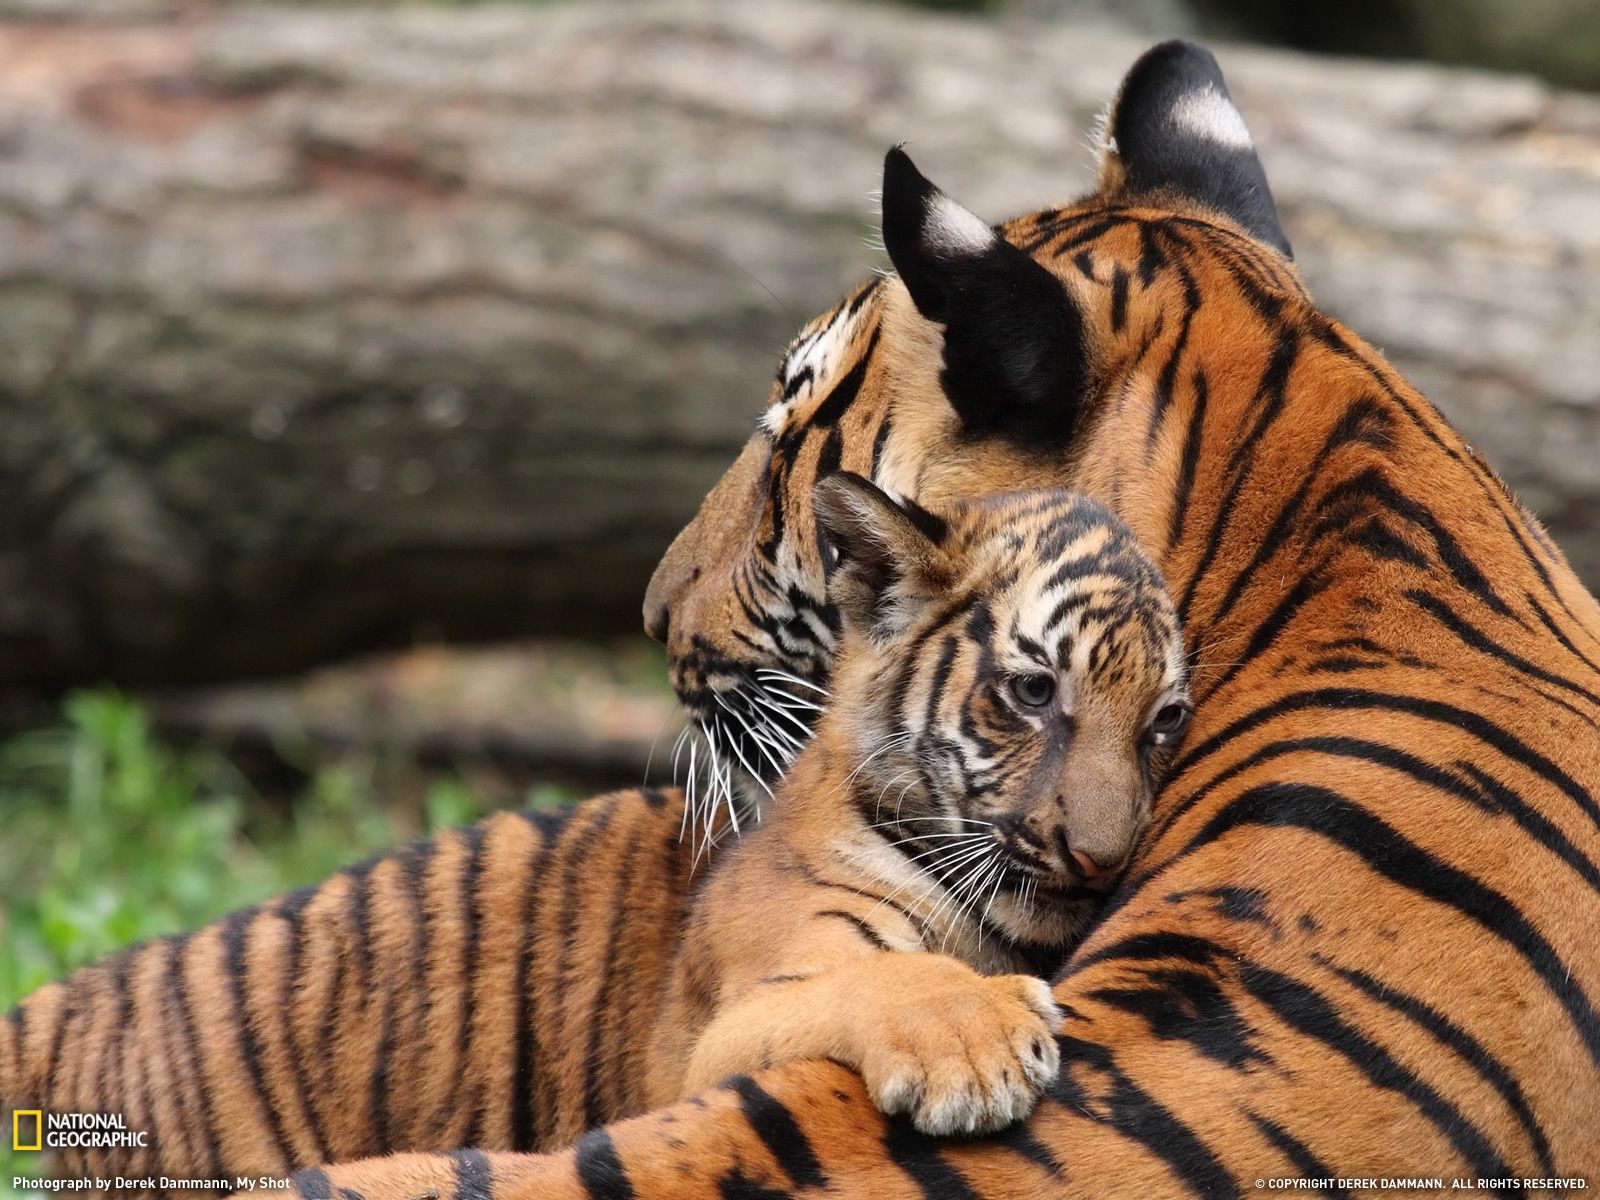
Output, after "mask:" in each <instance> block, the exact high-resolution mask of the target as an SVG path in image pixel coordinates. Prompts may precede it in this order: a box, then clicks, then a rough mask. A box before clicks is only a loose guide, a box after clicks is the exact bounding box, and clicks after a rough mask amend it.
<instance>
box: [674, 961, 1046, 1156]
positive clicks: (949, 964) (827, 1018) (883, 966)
mask: <svg viewBox="0 0 1600 1200" xmlns="http://www.w3.org/2000/svg"><path fill="white" fill-rule="evenodd" d="M1060 1015H1061V1014H1060V1011H1059V1010H1058V1009H1057V1008H1056V1006H1055V1003H1054V1001H1052V1000H1051V998H1050V989H1049V987H1048V985H1046V984H1045V982H1044V981H1043V980H1042V979H1035V978H1033V977H1032V976H1029V975H999V976H984V975H980V974H978V972H976V971H974V970H973V969H972V968H971V967H969V966H967V965H966V964H965V963H963V962H961V961H960V960H958V959H955V958H951V957H949V956H947V955H943V954H932V953H926V952H905V953H902V952H895V951H886V952H882V953H877V954H873V955H870V956H868V957H864V958H857V959H852V960H849V961H847V962H844V963H841V964H839V965H837V966H832V967H828V968H826V969H824V970H821V971H818V972H817V973H815V974H811V975H805V976H803V977H786V976H781V975H780V976H776V977H773V978H769V979H766V980H763V981H761V982H760V983H758V984H756V985H755V986H753V987H752V988H750V989H749V991H747V992H746V993H745V994H744V995H742V996H740V997H739V998H738V999H737V1000H735V1001H733V1002H732V1003H731V1004H729V1005H727V1006H726V1007H724V1008H722V1009H720V1010H719V1011H718V1013H717V1015H716V1016H715V1018H713V1020H712V1021H711V1023H710V1024H709V1025H708V1026H707V1027H706V1029H705V1031H704V1032H703V1033H702V1034H701V1036H700V1038H699V1039H698V1040H697V1042H696V1043H695V1046H694V1049H693V1051H692V1053H691V1055H690V1058H689V1063H688V1068H687V1071H686V1073H685V1079H684V1085H685V1086H684V1093H685V1094H690V1093H693V1092H696V1091H700V1090H702V1089H704V1088H705V1087H708V1086H710V1085H711V1084H713V1083H715V1082H716V1081H717V1080H719V1079H723V1078H725V1077H726V1076H728V1075H732V1074H737V1073H739V1072H743V1071H751V1070H755V1069H757V1068H761V1067H769V1066H776V1065H778V1064H779V1063H784V1062H792V1061H795V1060H797V1059H807V1058H832V1059H835V1060H837V1061H838V1062H841V1063H844V1064H845V1065H846V1066H849V1067H853V1068H854V1069H856V1070H858V1071H860V1072H861V1075H862V1077H863V1078H864V1079H865V1080H866V1084H867V1091H868V1093H869V1094H870V1095H871V1097H872V1100H873V1103H875V1104H876V1105H877V1106H878V1107H879V1108H880V1109H882V1110H883V1111H884V1112H886V1113H906V1114H908V1115H909V1116H910V1117H911V1120H912V1123H913V1124H914V1125H916V1127H917V1128H918V1129H920V1130H921V1131H922V1132H924V1133H928V1134H935V1135H948V1134H972V1133H987V1132H992V1131H994V1130H996V1129H1001V1128H1003V1127H1004V1126H1006V1125H1009V1124H1010V1123H1011V1122H1013V1121H1017V1120H1020V1119H1021V1118H1023V1117H1026V1116H1027V1115H1028V1114H1029V1113H1030V1112H1032V1111H1033V1106H1034V1103H1035V1101H1036V1100H1037V1099H1038V1097H1039V1093H1040V1092H1041V1091H1043V1090H1044V1088H1045V1087H1046V1086H1047V1085H1048V1084H1049V1083H1050V1081H1051V1080H1052V1079H1054V1078H1055V1075H1056V1072H1057V1070H1058V1069H1059V1068H1060V1065H1061V1059H1060V1052H1059V1051H1058V1050H1057V1048H1056V1043H1055V1038H1054V1033H1055V1029H1056V1026H1057V1024H1058V1023H1059V1021H1060Z"/></svg>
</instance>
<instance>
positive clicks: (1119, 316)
mask: <svg viewBox="0 0 1600 1200" xmlns="http://www.w3.org/2000/svg"><path fill="white" fill-rule="evenodd" d="M1127 319H1128V271H1127V268H1125V267H1124V266H1123V265H1122V264H1121V263H1117V264H1116V265H1115V266H1114V267H1112V268H1111V332H1112V333H1121V332H1122V326H1123V323H1124V322H1125V321H1127Z"/></svg>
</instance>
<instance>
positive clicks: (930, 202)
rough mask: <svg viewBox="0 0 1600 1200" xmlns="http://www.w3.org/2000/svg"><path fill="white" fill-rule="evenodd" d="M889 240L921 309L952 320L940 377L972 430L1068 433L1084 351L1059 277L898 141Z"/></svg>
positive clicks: (886, 194) (1034, 439) (886, 176)
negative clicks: (945, 187)
mask: <svg viewBox="0 0 1600 1200" xmlns="http://www.w3.org/2000/svg"><path fill="white" fill-rule="evenodd" d="M883 243H884V246H885V247H887V249H888V251H889V258H890V261H892V262H893V263H894V267H895V270H896V271H897V272H898V273H899V275H900V279H901V282H903V283H904V284H905V285H906V290H907V291H908V292H910V293H911V299H912V301H913V302H915V304H916V306H917V310H918V311H919V312H921V313H922V315H923V316H925V317H927V318H928V319H929V320H930V321H937V322H938V323H939V324H941V325H943V326H944V372H943V374H942V376H941V382H942V383H943V385H944V390H945V394H946V395H948V396H949V398H950V403H951V404H952V405H954V406H955V409H956V412H957V413H958V414H959V415H960V416H961V419H962V421H963V422H964V423H965V425H966V426H967V428H968V430H969V431H970V432H972V433H974V434H977V435H981V436H991V435H999V436H1005V437H1012V438H1015V439H1017V440H1019V441H1023V442H1025V443H1027V444H1029V445H1033V446H1038V447H1043V446H1048V445H1060V444H1062V443H1064V442H1065V441H1066V440H1067V438H1068V437H1070V436H1071V433H1072V426H1073V423H1074V421H1075V420H1076V417H1077V411H1078V403H1079V401H1080V399H1081V393H1082V390H1083V376H1084V361H1083V359H1084V353H1083V323H1082V320H1081V318H1080V316H1079V314H1078V311H1077V309H1076V308H1075V307H1074V306H1073V304H1072V302H1071V300H1070V298H1069V297H1068V295H1067V292H1066V289H1065V288H1063V287H1062V285H1061V281H1060V280H1059V279H1057V278H1056V277H1055V276H1054V275H1052V274H1051V273H1050V272H1049V271H1047V270H1046V269H1045V268H1044V267H1042V266H1040V265H1039V264H1038V263H1037V262H1035V261H1034V260H1033V259H1032V258H1030V257H1029V256H1028V255H1027V254H1025V253H1024V252H1023V251H1021V250H1019V249H1017V248H1016V247H1015V246H1013V245H1011V243H1009V242H1007V241H1006V240H1005V239H1004V238H1002V237H1001V236H1000V235H999V234H998V233H996V232H995V231H994V230H993V229H991V228H990V227H989V226H988V225H986V224H985V223H984V222H983V220H982V219H981V218H980V217H977V216H974V215H973V214H972V213H971V212H969V211H967V210H966V209H965V208H962V207H961V205H959V204H957V203H956V202H955V201H954V200H952V199H950V197H948V196H946V195H945V194H944V193H943V192H941V191H940V190H939V189H938V188H936V187H934V186H933V184H931V183H930V182H928V180H927V179H926V178H924V177H923V175H922V172H921V171H918V170H917V168H916V166H915V165H914V164H913V163H912V161H911V159H910V158H908V157H907V156H906V154H905V152H904V151H903V150H901V149H900V148H899V147H898V146H897V147H895V148H894V149H893V150H891V151H889V154H888V156H887V157H886V158H885V159H884V163H883Z"/></svg>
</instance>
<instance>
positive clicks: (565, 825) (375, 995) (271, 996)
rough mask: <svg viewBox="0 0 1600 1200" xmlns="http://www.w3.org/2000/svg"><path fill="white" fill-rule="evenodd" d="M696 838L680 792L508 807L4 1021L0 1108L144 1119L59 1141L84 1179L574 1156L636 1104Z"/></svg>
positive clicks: (110, 964) (100, 967)
mask: <svg viewBox="0 0 1600 1200" xmlns="http://www.w3.org/2000/svg"><path fill="white" fill-rule="evenodd" d="M682 828H683V797H682V794H681V793H680V792H678V791H676V790H671V791H655V790H651V789H636V790H632V791H624V792H617V793H613V794H610V795H606V796H601V797H597V798H595V799H593V800H591V801H588V802H587V803H585V804H583V805H581V806H577V807H575V808H572V809H560V810H547V811H530V812H521V813H501V814H498V815H495V816H492V817H490V818H488V819H486V820H485V821H483V822H481V823H479V824H478V825H474V826H470V827H467V828H465V829H459V830H451V831H447V832H443V833H440V834H438V835H437V836H435V837H432V838H429V839H427V840H424V841H420V842H417V843H414V844H413V845H410V846H408V847H405V848H402V849H400V850H398V851H395V852H394V853H391V854H387V855H384V856H383V857H380V858H377V859H374V860H373V861H371V862H369V863H366V864H363V865H360V866H356V867H352V868H349V869H347V870H345V871H341V872H340V873H338V874H337V875H335V876H333V877H332V878H331V879H330V880H328V881H327V882H325V883H323V884H321V885H318V886H316V887H314V888H307V889H305V890H303V891H299V892H293V893H290V894H288V895H284V896H280V897H278V898H276V899H273V900H270V901H268V902H266V903H265V904H262V905H260V906H259V907H256V908H253V909H248V910H245V911H242V912H238V913H235V914H233V915H232V916H230V917H227V918H225V919H223V920H221V921H219V922H217V923H215V924H213V925H210V926H208V927H206V928H204V929H202V930H199V931H197V932H195V933H191V934H184V935H180V936H177V937H170V938H162V939H158V940H156V941H152V942H149V943H146V944H144V945H141V946H137V947H134V948H132V949H130V950H127V951H124V952H122V953H120V954H118V955H115V956H113V957H112V958H110V959H107V960H106V961H105V962H103V963H99V964H96V965H94V966H90V967H86V968H83V969H82V970H79V971H77V972H75V973H74V974H73V975H72V976H71V977H69V978H68V979H66V980H64V981H62V982H60V983H56V984H51V985H48V986H47V987H45V988H42V989H40V990H39V991H38V992H36V993H35V994H34V995H32V996H30V997H29V998H28V999H27V1000H26V1001H24V1002H23V1003H22V1004H21V1005H19V1006H18V1007H17V1008H16V1009H15V1010H14V1011H13V1012H12V1013H11V1014H10V1015H9V1016H8V1017H7V1018H6V1019H5V1020H4V1021H0V1110H3V1111H4V1112H6V1113H9V1112H10V1111H12V1110H14V1109H20V1108H43V1109H44V1110H45V1111H47V1112H66V1113H71V1112H116V1113H119V1114H121V1115H122V1116H123V1119H124V1122H125V1123H126V1125H127V1127H128V1128H129V1129H132V1130H142V1131H145V1132H146V1133H147V1134H148V1139H147V1143H148V1144H147V1147H146V1148H143V1149H111V1150H88V1151H84V1150H69V1151H63V1152H62V1153H61V1154H60V1155H59V1158H58V1162H59V1165H60V1167H61V1168H63V1169H64V1170H65V1172H66V1173H67V1174H69V1175H72V1176H75V1177H80V1178H81V1177H94V1176H98V1177H101V1178H114V1177H117V1176H121V1177H125V1178H135V1179H137V1178H144V1177H147V1176H153V1177H158V1178H159V1177H161V1176H166V1177H169V1178H173V1179H187V1178H199V1179H223V1180H228V1181H232V1180H233V1179H235V1178H237V1177H240V1176H263V1175H265V1176H279V1177H281V1176H284V1175H287V1174H288V1173H289V1172H290V1171H291V1170H293V1169H294V1168H295V1167H298V1166H302V1165H305V1164H307V1163H314V1162H321V1161H325V1160H328V1159H336V1158H349V1157H355V1156H361V1155H368V1154H381V1153H386V1152H388V1151H389V1150H393V1149H446V1148H448V1147H451V1146H457V1145H482V1146H488V1147H493V1148H496V1149H504V1150H512V1149H521V1150H532V1149H538V1148H541V1147H551V1146H561V1145H566V1144H568V1143H570V1142H571V1141H572V1140H573V1139H574V1138H575V1137H576V1136H577V1135H578V1134H579V1133H580V1132H582V1130H583V1129H585V1128H588V1127H589V1126H591V1125H594V1124H597V1123H603V1122H604V1121H606V1120H609V1119H614V1118H615V1117H617V1116H619V1115H621V1114H623V1113H627V1112H635V1111H638V1110H639V1109H640V1107H642V1083H641V1080H640V1069H639V1054H640V1048H641V1047H642V1046H643V1045H644V1042H645V1040H646V1038H647V1033H648V1030H649V1028H650V1024H651V1020H652V1016H651V1005H650V1004H649V1003H648V998H649V997H652V996H654V995H655V994H657V993H658V992H659V990H660V989H661V987H662V984H663V981H664V977H665V973H666V970H667V967H668V965H669V963H670V961H671V952H672V947H673V945H674V943H675V940H676V931H677V928H678V922H679V921H680V920H681V915H682V905H683V902H684V898H685V896H686V895H687V893H688V890H689V878H690V873H691V860H690V858H689V856H688V855H686V854H685V853H684V852H683V851H684V847H680V845H679V838H680V834H681V832H682ZM641 998H643V999H644V1000H645V1001H646V1002H643V1003H641Z"/></svg>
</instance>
